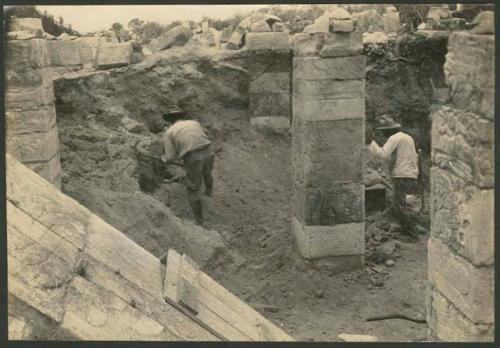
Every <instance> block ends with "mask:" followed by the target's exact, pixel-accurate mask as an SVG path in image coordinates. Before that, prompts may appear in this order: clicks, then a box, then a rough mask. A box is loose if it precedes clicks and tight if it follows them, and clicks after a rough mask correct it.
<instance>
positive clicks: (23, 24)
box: [9, 18, 43, 33]
mask: <svg viewBox="0 0 500 348" xmlns="http://www.w3.org/2000/svg"><path fill="white" fill-rule="evenodd" d="M9 31H26V32H30V33H38V32H40V31H41V32H42V33H43V27H42V19H41V18H11V19H9Z"/></svg>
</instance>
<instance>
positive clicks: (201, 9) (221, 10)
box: [37, 5, 263, 33]
mask: <svg viewBox="0 0 500 348" xmlns="http://www.w3.org/2000/svg"><path fill="white" fill-rule="evenodd" d="M262 6H263V5H100V6H90V5H78V6H74V5H71V6H70V5H64V6H59V5H50V6H37V8H38V9H39V10H40V11H42V12H43V11H44V10H47V12H48V13H49V14H51V15H53V16H54V17H55V18H56V19H57V18H59V16H61V17H62V18H63V19H64V23H65V24H71V26H72V27H73V28H74V29H76V30H77V31H79V32H81V33H85V32H90V31H97V30H101V29H109V28H110V27H111V24H113V23H115V22H119V23H122V24H123V25H124V26H125V27H126V26H127V24H128V22H129V21H130V20H131V19H133V18H139V19H142V20H146V21H155V22H159V23H162V24H168V23H170V22H172V21H174V20H194V21H200V20H201V18H202V16H203V15H206V16H209V17H211V18H214V19H216V18H220V19H224V18H227V17H230V16H232V15H234V14H236V13H244V12H246V11H252V10H255V9H257V8H259V7H262Z"/></svg>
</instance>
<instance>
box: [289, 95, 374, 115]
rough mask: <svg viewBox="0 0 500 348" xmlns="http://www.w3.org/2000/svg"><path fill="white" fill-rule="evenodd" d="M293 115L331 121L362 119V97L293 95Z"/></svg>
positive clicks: (363, 103) (363, 113) (363, 111)
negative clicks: (311, 97) (337, 97)
mask: <svg viewBox="0 0 500 348" xmlns="http://www.w3.org/2000/svg"><path fill="white" fill-rule="evenodd" d="M293 111H294V115H296V116H297V117H300V118H301V119H302V120H304V121H333V120H345V119H364V117H365V100H364V98H350V99H309V98H308V97H307V96H301V95H294V96H293Z"/></svg>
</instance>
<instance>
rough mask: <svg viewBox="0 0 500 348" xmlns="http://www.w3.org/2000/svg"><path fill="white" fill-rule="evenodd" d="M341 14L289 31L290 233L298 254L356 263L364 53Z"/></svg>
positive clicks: (359, 259) (360, 240) (360, 233)
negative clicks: (323, 24) (321, 26)
mask: <svg viewBox="0 0 500 348" xmlns="http://www.w3.org/2000/svg"><path fill="white" fill-rule="evenodd" d="M344 13H345V11H343V12H342V13H339V14H338V15H337V14H333V17H334V18H335V16H337V17H338V18H341V19H339V20H335V19H334V20H333V23H332V20H330V26H329V27H330V30H332V31H333V32H332V33H330V32H328V33H303V34H296V35H295V36H294V58H293V121H292V166H293V169H292V171H293V196H292V214H293V217H292V230H293V233H294V234H295V237H296V240H297V243H298V247H299V250H300V253H301V254H302V256H303V257H304V258H307V259H317V258H328V259H329V260H333V263H331V264H333V265H337V267H338V268H339V269H342V270H347V269H352V268H357V267H361V266H362V264H363V253H364V242H365V240H364V239H365V238H364V235H365V224H364V219H365V211H364V183H363V173H364V163H363V156H362V154H363V149H364V147H365V144H364V137H365V80H364V79H365V57H364V56H363V55H362V50H363V45H362V37H361V33H360V32H353V31H352V30H353V26H352V23H349V22H350V20H348V19H345V18H344V17H345V16H346V15H345V14H344Z"/></svg>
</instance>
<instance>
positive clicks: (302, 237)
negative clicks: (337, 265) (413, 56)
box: [292, 217, 365, 265]
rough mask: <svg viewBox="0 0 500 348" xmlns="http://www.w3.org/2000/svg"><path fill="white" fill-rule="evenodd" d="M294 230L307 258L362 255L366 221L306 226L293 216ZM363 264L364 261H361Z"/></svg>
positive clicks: (300, 248) (301, 252)
mask: <svg viewBox="0 0 500 348" xmlns="http://www.w3.org/2000/svg"><path fill="white" fill-rule="evenodd" d="M292 231H293V234H294V235H295V238H296V240H297V244H298V247H299V251H300V254H301V255H302V257H303V258H305V259H316V258H324V257H327V256H331V255H335V256H336V257H337V256H339V257H340V256H342V257H343V256H362V255H363V254H364V243H365V223H364V222H354V223H346V224H338V225H333V226H305V225H303V224H302V223H301V222H300V221H299V220H297V218H295V217H293V218H292ZM361 265H362V263H361Z"/></svg>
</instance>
